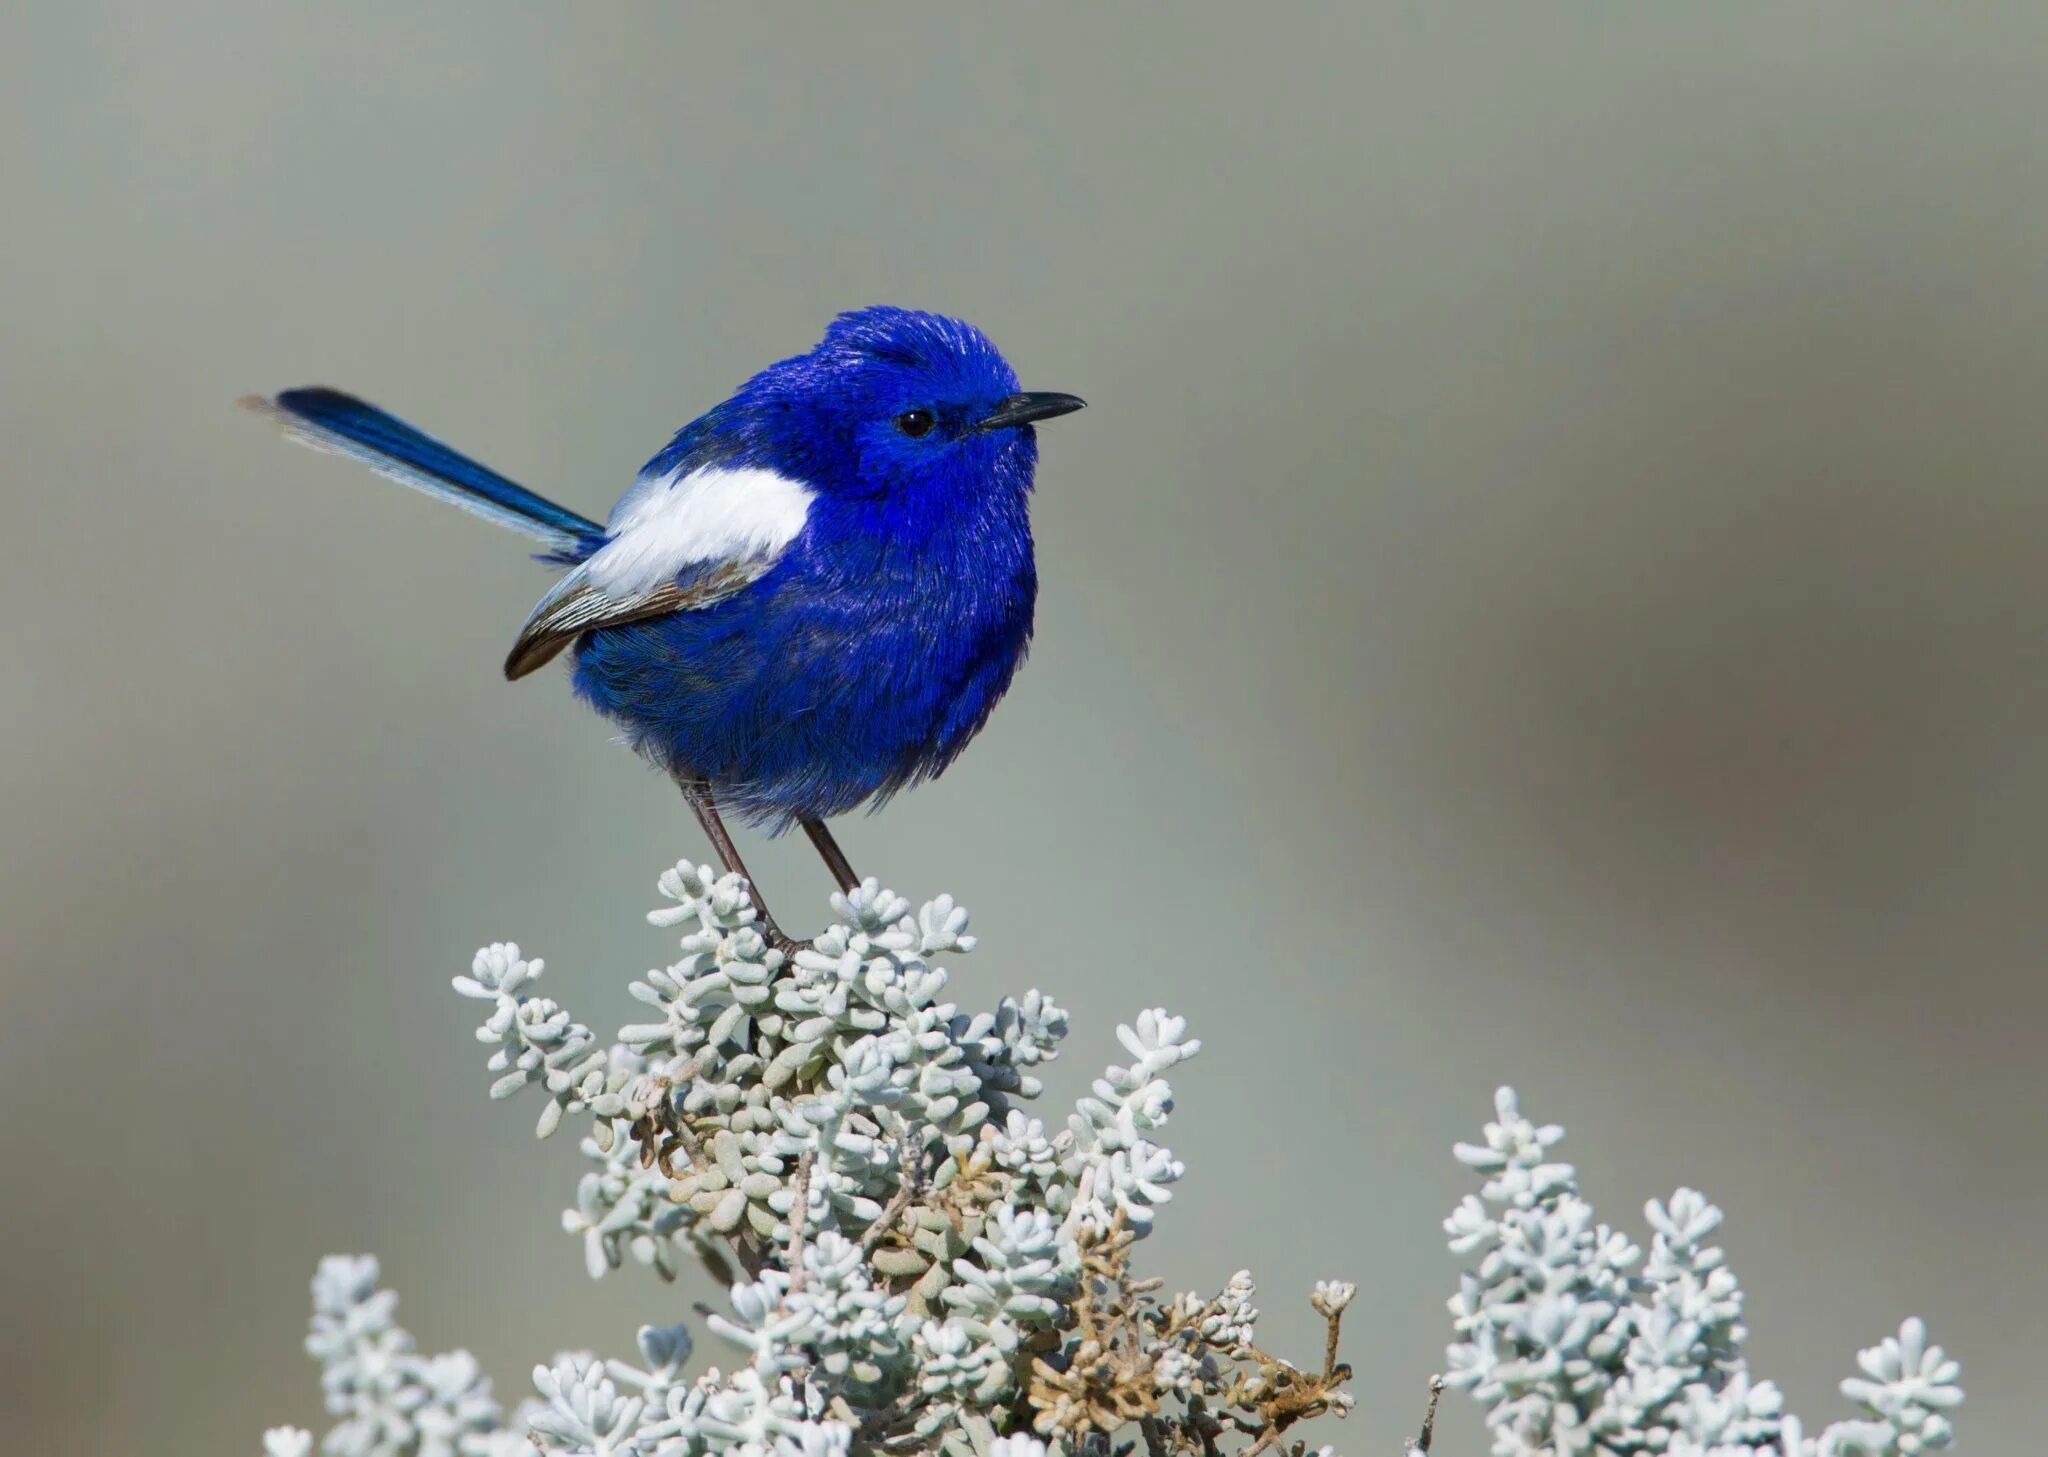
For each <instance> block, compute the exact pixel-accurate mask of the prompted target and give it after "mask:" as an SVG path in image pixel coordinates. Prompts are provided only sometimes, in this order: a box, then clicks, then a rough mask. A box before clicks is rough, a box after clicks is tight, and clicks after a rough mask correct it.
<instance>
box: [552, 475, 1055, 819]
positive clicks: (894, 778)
mask: <svg viewBox="0 0 2048 1457" xmlns="http://www.w3.org/2000/svg"><path fill="white" fill-rule="evenodd" d="M1024 470H1025V472H1026V474H1025V480H1026V481H1028V470H1029V466H1028V464H1026V465H1025V467H1024ZM1036 596H1037V575H1036V570H1035V567H1034V564H1033V561H1032V552H1031V535H1030V528H1029V523H1028V520H1027V517H1026V507H1025V497H1024V490H1023V488H1022V485H1021V484H1020V485H1019V486H1018V487H1017V488H1014V489H1003V488H996V489H986V490H983V491H980V492H959V493H948V494H947V495H946V496H945V497H944V498H943V499H938V500H924V501H919V500H914V499H885V498H862V497H857V496H854V497H848V496H820V497H819V499H818V500H817V501H815V502H814V503H813V505H812V507H811V514H810V517H809V520H808V521H807V523H806V525H805V527H804V530H803V532H802V533H801V534H800V535H799V537H798V538H797V539H796V540H795V541H794V542H792V543H791V545H790V547H789V548H788V550H787V551H785V552H784V553H783V555H782V557H781V559H780V560H779V561H777V563H776V564H775V566H774V567H773V568H771V569H770V570H769V571H768V572H767V573H766V574H765V575H763V576H761V577H760V578H759V579H758V580H756V581H754V582H753V583H751V584H750V585H748V586H747V587H745V588H743V589H741V590H740V591H738V592H736V593H734V594H733V595H731V596H730V597H727V598H725V599H724V600H722V601H719V602H716V603H714V604H712V605H709V606H706V607H702V608H698V609H695V610H692V611H687V612H678V613H674V614H671V615H669V616H667V617H661V618H654V619H650V620H647V621H642V622H634V623H627V624H623V625H620V626H616V627H607V628H602V629H599V630H597V631H595V632H591V633H589V634H587V635H586V636H585V637H584V638H583V639H582V640H581V641H580V642H579V644H578V645H577V649H576V661H575V688H576V692H577V693H578V694H579V695H580V696H582V697H583V698H585V699H586V700H588V701H589V702H590V703H591V704H592V705H593V706H594V707H595V708H597V709H598V711H600V712H601V713H603V714H605V715H606V716H607V717H609V718H611V719H613V720H614V721H616V722H618V723H619V724H620V725H621V726H622V727H624V728H625V730H626V732H627V734H628V735H629V737H630V738H631V739H632V740H633V742H634V743H635V745H636V746H637V747H638V748H639V749H640V750H641V751H642V752H643V753H645V754H646V755H647V756H648V757H649V758H650V759H652V760H654V761H655V762H656V763H658V764H660V765H661V766H663V767H664V768H666V769H668V770H669V771H670V772H672V773H675V774H679V775H689V776H695V777H701V778H703V779H705V780H708V781H709V782H710V783H711V784H712V786H713V787H714V789H715V791H716V792H717V794H718V797H719V799H720V800H721V802H722V803H724V804H726V805H728V806H730V807H732V808H734V809H736V810H737V811H738V812H739V813H740V814H741V815H743V816H744V817H745V818H747V819H748V820H750V821H753V822H755V823H758V824H765V825H768V826H770V827H771V828H773V829H777V830H780V829H784V828H787V827H788V826H789V825H791V824H793V823H794V822H795V821H796V820H798V819H805V818H819V819H822V818H827V817H830V816H832V815H837V814H842V813H845V812H846V811H848V810H850V809H853V808H855V807H856V806H858V805H860V804H862V803H864V802H869V801H876V802H879V800H881V799H886V798H887V797H888V796H889V795H891V794H893V793H894V792H895V791H897V790H899V789H902V788H905V787H907V786H909V785H911V784H914V783H916V782H917V781H919V780H922V779H926V778H930V777H931V776H933V775H936V774H937V773H939V771H940V770H942V769H944V768H945V766H946V765H947V764H948V763H950V762H951V761H952V759H953V757H954V756H955V755H956V754H958V753H959V752H960V750H961V749H962V748H963V747H965V746H966V744H967V742H968V740H969V739H971V738H972V737H973V736H974V734H975V733H976V732H977V731H978V730H979V729H980V728H981V726H982V724H983V722H984V721H986V719H987V717H988V715H989V712H990V711H991V710H992V709H993V708H994V707H995V704H996V702H997V700H998V699H1000V698H1001V697H1002V695H1003V692H1004V690H1005V689H1007V688H1008V687H1009V684H1010V678H1011V675H1012V674H1013V673H1014V672H1015V671H1016V669H1017V666H1018V664H1019V663H1020V662H1022V661H1023V658H1024V653H1025V649H1026V646H1027V645H1028V643H1029V641H1030V637H1031V620H1032V607H1033V603H1034V601H1035V599H1036Z"/></svg>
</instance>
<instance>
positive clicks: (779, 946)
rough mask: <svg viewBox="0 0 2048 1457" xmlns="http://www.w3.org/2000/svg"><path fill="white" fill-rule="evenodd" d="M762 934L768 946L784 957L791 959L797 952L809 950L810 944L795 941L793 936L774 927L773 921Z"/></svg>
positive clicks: (780, 928)
mask: <svg viewBox="0 0 2048 1457" xmlns="http://www.w3.org/2000/svg"><path fill="white" fill-rule="evenodd" d="M762 934H763V935H764V936H766V937H767V939H768V944H769V945H770V946H771V947H773V948H774V949H775V950H777V951H780V952H781V953H782V954H783V956H784V957H789V958H793V957H794V956H795V955H796V954H797V952H799V951H808V950H810V949H811V943H810V942H808V941H799V940H797V939H796V938H795V937H794V936H791V935H789V934H787V933H786V932H785V931H784V930H783V929H782V927H780V926H778V925H776V924H775V923H774V922H773V921H770V922H769V923H768V925H767V927H766V929H765V930H764V931H763V933H762Z"/></svg>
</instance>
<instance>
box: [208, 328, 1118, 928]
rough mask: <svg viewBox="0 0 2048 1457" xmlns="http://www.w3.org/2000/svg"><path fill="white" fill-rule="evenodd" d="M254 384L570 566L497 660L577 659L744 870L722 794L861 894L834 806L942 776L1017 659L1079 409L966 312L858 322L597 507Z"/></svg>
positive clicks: (582, 676) (281, 410)
mask: <svg viewBox="0 0 2048 1457" xmlns="http://www.w3.org/2000/svg"><path fill="white" fill-rule="evenodd" d="M244 403H245V404H247V405H249V406H250V407H251V408H254V409H257V410H259V411H261V412H263V413H265V414H268V415H270V416H272V417H273V418H274V419H275V420H276V421H277V422H278V423H279V424H281V425H282V426H283V427H284V428H285V429H286V430H287V431H288V432H289V433H290V434H291V435H292V436H294V437H295V438H296V439H298V440H300V441H302V442H304V443H306V444H308V445H312V446H314V447H315V448H317V449H322V450H328V451H333V452H336V453H339V454H342V455H347V456H351V457H353V458H355V459H357V460H360V461H362V462H363V463H365V464H367V465H369V466H371V467H372V468H373V469H375V470H377V471H379V472H381V473H383V474H384V475H387V476H390V477H392V478H394V479H396V480H398V481H400V482H402V483H403V484H405V485H408V486H412V487H414V488H416V489H418V490H421V491H425V492H426V493H427V494H429V495H432V496H437V497H439V498H441V499H442V500H445V501H448V502H451V503H452V504H454V505H457V506H460V507H463V508H464V509H466V510H469V511H473V512H475V513H476V514H477V515H480V516H484V517H487V518H489V519H490V520H492V521H495V522H497V523H498V524H499V525H501V526H507V527H510V528H512V529H513V530H515V531H519V532H523V533H524V534H526V535H527V536H529V537H532V538H534V539H536V540H538V541H540V542H541V543H542V544H543V545H544V546H546V548H547V552H546V554H545V555H543V556H542V557H541V558H540V559H541V560H543V561H547V562H552V563H555V564H557V565H560V566H564V567H567V568H569V570H568V571H567V572H566V573H565V574H564V575H563V576H562V577H561V579H560V580H559V581H557V582H556V583H555V585H554V586H553V587H552V588H550V589H549V590H548V592H547V594H546V595H545V596H543V597H542V598H541V599H540V602H539V605H537V606H536V607H535V608H534V609H533V612H532V613H531V614H530V615H529V616H528V617H527V619H526V625H525V626H524V627H523V628H521V629H520V632H519V636H518V639H517V640H516V641H515V642H514V643H513V645H512V651H511V653H510V655H509V656H508V657H507V658H506V660H505V676H506V677H507V678H515V679H516V678H523V677H525V676H526V675H527V674H529V673H531V672H533V671H534V670H535V669H537V668H539V667H541V666H542V665H543V664H545V663H547V662H549V661H550V660H552V659H553V658H555V657H556V656H557V655H558V654H561V653H563V652H564V651H566V652H567V653H568V654H569V656H570V661H571V663H572V672H573V677H572V681H573V683H574V687H575V691H576V693H577V695H578V696H579V697H581V698H582V699H583V700H584V701H585V702H587V703H588V704H590V706H591V707H592V708H594V709H596V710H597V711H598V712H599V713H601V714H603V715H604V716H605V717H606V718H608V719H610V720H612V721H613V722H614V723H616V724H617V725H619V726H620V728H621V729H622V730H623V731H624V734H625V737H626V739H627V741H628V742H629V743H631V744H632V746H633V747H634V748H635V749H637V750H638V751H639V752H640V753H641V754H642V755H644V756H645V757H646V758H647V759H649V760H650V761H652V762H653V763H654V764H656V765H658V766H659V767H660V768H661V769H663V770H665V771H666V772H667V773H668V774H670V775H671V776H672V777H673V778H674V779H675V780H676V782H677V783H678V784H679V785H680V786H681V788H682V791H683V794H684V795H685V797H686V798H687V799H688V801H689V803H690V806H691V808H692V809H693V810H694V811H695V813H696V815H697V818H698V820H699V822H700V823H701V824H702V825H703V827H704V830H705V833H706V834H708V835H709V836H710V837H711V842H712V845H713V847H714V849H715V850H716V852H717V854H718V857H719V859H720V860H721V862H722V863H723V864H724V866H725V868H726V869H727V870H732V871H737V872H739V873H740V874H742V875H745V874H746V873H747V872H746V865H745V863H744V862H743V861H742V860H741V858H740V855H739V852H738V849H737V848H736V847H735V845H734V844H733V841H732V836H731V835H730V834H729V833H728V832H727V829H726V827H725V824H724V821H723V819H722V817H721V813H720V811H721V809H722V808H724V809H730V810H732V811H733V812H735V813H736V814H738V815H739V817H740V818H741V819H743V820H745V821H747V822H748V823H750V824H754V825H758V826H761V827H764V828H766V829H767V830H768V831H769V832H770V833H771V834H780V833H782V832H783V831H785V830H787V829H789V828H790V827H791V826H793V825H801V826H803V828H804V830H805V831H806V832H807V833H808V834H809V836H810V838H811V840H812V842H813V843H814V844H815V845H816V846H817V849H818V852H819V854H820V855H821V856H823V857H824V860H825V863H826V865H827V866H828V868H829V869H830V870H831V871H832V874H833V876H834V878H835V879H837V881H838V882H839V885H840V887H841V888H842V889H844V890H851V889H853V888H854V887H855V886H856V885H857V884H858V883H859V881H858V878H857V877H856V876H855V875H854V873H853V870H852V868H851V866H850V865H849V864H848V863H847V859H846V856H845V855H844V854H843V853H842V852H841V851H840V849H839V846H838V845H837V843H836V842H835V841H834V840H833V837H832V834H831V831H830V830H828V829H827V828H826V825H825V821H826V820H827V819H829V818H831V817H833V816H835V815H841V814H845V813H846V812H847V811H849V810H852V809H854V808H856V807H858V806H860V805H862V804H866V805H869V806H870V807H875V806H879V805H880V804H882V803H883V802H885V801H886V800H887V799H888V798H889V797H890V796H891V795H893V794H895V793H896V792H897V791H898V790H901V789H904V788H907V787H909V786H911V785H913V784H917V783H919V782H920V781H922V780H925V779H930V778H932V777H934V776H936V775H937V774H939V773H940V772H941V771H942V770H944V769H945V768H946V766H947V765H948V764H950V763H952V761H953V759H954V758H955V756H957V755H958V754H959V752H960V751H961V749H963V748H964V747H966V745H967V742H968V740H970V739H972V738H973V737H974V735H975V734H976V733H977V732H978V731H979V730H980V729H981V726H982V725H983V724H984V723H986V722H987V721H988V716H989V713H990V712H991V710H993V709H994V708H995V705H996V702H997V700H998V699H1000V698H1001V697H1002V696H1003V693H1004V690H1006V689H1007V688H1008V687H1009V686H1010V678H1011V675H1012V674H1014V673H1015V672H1016V670H1017V665H1018V664H1019V663H1020V662H1022V661H1023V659H1024V654H1025V649H1026V647H1027V645H1028V644H1029V642H1030V640H1031V616H1032V607H1033V603H1034V601H1035V599H1036V597H1037V593H1038V576H1037V571H1036V568H1035V567H1034V565H1033V561H1032V549H1031V524H1030V516H1029V496H1030V493H1031V483H1032V474H1033V471H1034V469H1035V467H1036V464H1037V459H1038V444H1037V439H1036V435H1035V432H1034V430H1033V425H1034V424H1035V422H1037V421H1041V420H1048V419H1051V418H1053V417H1054V416H1057V415H1065V414H1068V413H1070V412H1072V411H1074V410H1078V409H1080V408H1082V404H1083V402H1082V401H1081V400H1079V399H1077V398H1075V397H1074V396H1072V395H1063V394H1043V393H1024V392H1020V391H1019V390H1018V388H1017V377H1016V374H1015V373H1014V371H1012V370H1011V368H1010V366H1009V364H1008V363H1007V362H1005V360H1004V359H1003V356H1002V355H1001V354H1000V353H999V352H997V350H996V347H995V345H994V344H992V343H991V342H989V339H988V337H987V336H986V335H985V334H983V333H982V332H981V331H980V330H979V329H976V328H974V327H973V326H972V325H969V324H965V323H962V322H961V321H960V320H958V319H950V318H945V317H943V316H941V315H938V314H928V313H917V312H913V311H910V310H907V309H897V308H868V309H861V310H857V311H855V312H852V313H846V314H841V315H840V316H839V317H838V318H837V319H836V320H834V321H833V323H832V324H831V326H830V327H829V328H827V329H826V331H825V337H824V338H823V339H822V340H820V341H819V343H818V344H817V346H816V347H815V348H813V349H811V350H810V351H808V352H807V353H804V354H799V355H796V356H794V357H793V358H789V359H785V360H783V361H781V362H780V363H778V364H772V365H770V366H768V368H766V369H764V370H762V371H761V372H760V373H759V374H757V375H755V376H754V377H753V378H752V379H749V380H748V381H747V382H746V383H745V384H743V385H741V386H740V387H739V388H738V389H737V390H736V391H734V393H733V395H732V397H731V398H730V399H728V400H726V401H725V402H724V403H723V404H720V405H717V406H714V407H713V408H712V409H711V410H709V411H707V412H706V413H705V414H703V415H701V416H699V417H698V418H697V419H695V420H693V421H691V422H690V423H689V424H688V425H685V426H684V427H683V428H682V429H681V430H679V431H678V432H676V435H675V438H674V439H673V440H671V441H670V442H669V443H668V445H667V446H666V447H665V448H664V449H663V450H661V451H660V452H659V453H658V454H657V455H656V456H655V457H654V458H653V459H652V460H650V461H648V463H647V464H646V466H645V467H644V468H642V470H641V471H640V474H639V476H638V478H637V479H636V480H635V481H634V482H633V484H632V485H631V486H630V487H628V488H627V490H626V493H625V494H624V495H623V496H621V497H620V498H619V501H618V504H617V505H615V506H613V507H612V510H611V514H610V515H609V516H608V517H607V518H606V519H605V521H604V523H603V524H602V525H600V524H599V523H597V522H595V521H592V520H590V519H589V518H587V517H584V516H581V515H578V514H577V513H576V512H574V511H571V510H569V509H567V508H566V507H563V506H558V505H556V504H555V503H554V502H552V501H549V500H547V499H546V498H544V497H542V496H537V495H535V494H534V493H533V492H531V491H529V490H526V489H525V488H524V487H521V486H517V485H514V484H513V483H512V482H511V481H509V480H507V479H506V478H505V477H503V476H501V475H499V474H497V473H496V472H495V471H493V470H491V469H489V468H488V467H486V466H483V465H480V464H478V463H477V462H476V461H474V460H472V459H470V458H469V457H467V456H464V455H461V454H458V453H457V452H456V451H454V450H451V449H449V448H448V447H447V446H445V445H443V444H441V443H440V442H439V441H437V440H434V439H432V438H430V437H429V436H427V435H425V434H423V433H421V432H420V431H418V430H416V429H414V428H413V427H412V426H410V425H408V424H406V423H405V422H403V421H402V420H399V419H397V418H396V417H394V416H392V415H390V414H387V413H386V412H385V411H383V410H380V409H378V408H377V407H375V406H374V405H369V404H366V403H364V402H363V401H362V400H359V399H356V398H355V397H354V396H352V395H347V394H343V393H341V392H340V391H339V390H332V389H325V388H312V389H295V390H286V391H285V392H284V393H282V394H280V395H278V396H276V397H275V398H274V399H261V398H252V399H250V400H246V401H244ZM748 881H749V884H750V885H751V884H752V877H751V876H749V877H748ZM755 904H756V906H757V907H758V908H759V909H760V912H761V917H762V921H763V923H764V927H765V929H766V931H767V933H768V934H769V936H770V938H771V939H772V940H774V941H775V942H776V943H777V944H779V945H782V946H785V947H787V946H790V945H794V944H796V943H793V942H791V941H790V940H789V939H788V938H787V937H785V936H784V935H783V934H782V932H781V931H780V930H779V929H778V928H777V927H776V924H775V921H774V919H773V918H772V917H771V916H769V914H768V911H767V907H766V905H765V904H763V903H762V901H761V898H760V894H759V891H758V889H756V891H755Z"/></svg>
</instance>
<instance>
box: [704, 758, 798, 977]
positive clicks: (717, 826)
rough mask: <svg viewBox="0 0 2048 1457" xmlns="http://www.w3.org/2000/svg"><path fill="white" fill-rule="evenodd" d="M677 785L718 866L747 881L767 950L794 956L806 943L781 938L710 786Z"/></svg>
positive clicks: (781, 932)
mask: <svg viewBox="0 0 2048 1457" xmlns="http://www.w3.org/2000/svg"><path fill="white" fill-rule="evenodd" d="M676 785H677V787H678V788H680V789H681V790H682V791H683V798H684V799H686V800H688V801H689V802H690V808H691V809H692V810H693V811H695V813H696V815H697V823H698V824H700V825H702V826H703V827H704V833H705V834H707V835H709V836H710V837H711V850H712V853H713V854H715V855H717V856H718V863H719V864H720V865H722V866H724V867H725V869H726V870H727V871H728V872H731V873H734V874H738V875H742V876H745V877H746V881H747V894H748V895H750V896H752V897H753V898H754V909H755V910H757V911H759V912H760V913H761V933H762V935H764V936H765V937H766V938H767V940H768V944H769V945H770V946H773V947H775V948H776V949H777V950H778V951H781V952H782V953H783V954H784V955H789V956H793V955H795V954H796V952H797V949H798V948H799V947H801V946H803V945H805V944H806V943H804V942H801V941H796V940H792V939H791V938H790V937H788V936H786V935H784V934H783V931H782V928H781V927H780V926H778V925H776V924H775V917H774V916H773V915H771V914H770V913H769V910H768V902H767V901H766V900H764V899H763V898H762V896H761V883H760V882H759V881H757V880H755V879H754V873H753V872H752V871H751V870H749V869H747V862H746V861H744V860H742V859H740V847H739V846H737V845H735V844H734V843H733V842H732V836H731V835H730V834H729V833H727V831H726V828H725V821H724V820H722V819H720V818H719V816H718V802H717V801H716V800H714V799H713V798H712V797H711V786H710V785H709V784H706V783H705V782H704V781H703V780H701V779H685V778H683V777H681V776H680V775H678V776H677V778H676Z"/></svg>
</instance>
